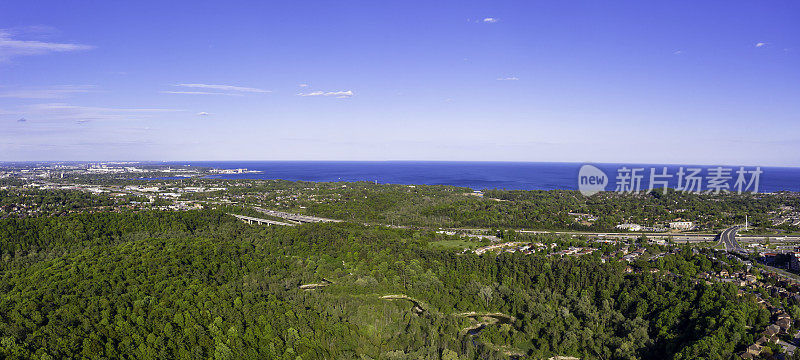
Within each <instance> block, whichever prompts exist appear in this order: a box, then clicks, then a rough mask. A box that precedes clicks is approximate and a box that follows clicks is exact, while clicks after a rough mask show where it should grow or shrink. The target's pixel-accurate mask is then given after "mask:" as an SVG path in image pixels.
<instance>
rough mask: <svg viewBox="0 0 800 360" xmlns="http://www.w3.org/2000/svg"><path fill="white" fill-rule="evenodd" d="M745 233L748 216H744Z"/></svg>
mask: <svg viewBox="0 0 800 360" xmlns="http://www.w3.org/2000/svg"><path fill="white" fill-rule="evenodd" d="M744 231H747V214H744Z"/></svg>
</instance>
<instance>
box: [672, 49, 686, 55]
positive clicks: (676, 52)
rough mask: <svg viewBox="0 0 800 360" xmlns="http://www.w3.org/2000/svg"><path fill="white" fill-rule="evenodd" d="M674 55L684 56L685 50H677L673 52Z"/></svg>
mask: <svg viewBox="0 0 800 360" xmlns="http://www.w3.org/2000/svg"><path fill="white" fill-rule="evenodd" d="M672 54H673V55H680V54H683V50H675V51H673V52H672Z"/></svg>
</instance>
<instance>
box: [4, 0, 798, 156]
mask: <svg viewBox="0 0 800 360" xmlns="http://www.w3.org/2000/svg"><path fill="white" fill-rule="evenodd" d="M0 14H3V15H0V161H46V160H56V161H57V160H83V161H86V160H91V161H105V160H120V161H125V160H136V161H142V160H143V161H148V160H150V161H160V160H167V161H170V160H187V161H191V160H434V161H525V162H593V163H647V164H704V165H705V164H728V165H761V166H800V67H798V66H797V64H800V56H798V52H800V38H798V37H797V34H800V23H798V22H797V21H796V20H797V16H798V14H800V3H797V2H792V1H775V2H745V1H729V2H715V3H697V2H690V1H677V2H668V3H657V4H656V3H642V2H636V1H624V2H614V3H596V2H569V3H567V2H555V1H554V2H544V3H539V2H537V3H532V2H526V1H500V2H479V1H438V2H422V1H381V2H368V1H349V2H336V3H333V2H303V3H298V2H271V1H267V2H258V3H252V2H225V3H219V4H211V3H198V2H188V1H173V2H154V1H141V2H135V3H108V2H99V3H88V2H77V3H65V2H57V1H37V2H29V1H28V2H26V1H17V0H11V1H5V2H3V3H2V4H0Z"/></svg>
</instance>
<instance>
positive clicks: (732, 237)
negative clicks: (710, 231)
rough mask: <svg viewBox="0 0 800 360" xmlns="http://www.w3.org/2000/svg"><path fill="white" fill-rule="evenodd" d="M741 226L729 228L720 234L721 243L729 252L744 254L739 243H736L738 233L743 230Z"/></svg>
mask: <svg viewBox="0 0 800 360" xmlns="http://www.w3.org/2000/svg"><path fill="white" fill-rule="evenodd" d="M741 228H742V226H741V225H736V226H732V227H729V228H727V229H725V230H723V231H722V233H720V234H719V241H720V242H721V243H722V244H723V245H724V246H725V251H727V252H744V249H742V247H741V246H739V242H738V241H736V232H737V231H739V229H741Z"/></svg>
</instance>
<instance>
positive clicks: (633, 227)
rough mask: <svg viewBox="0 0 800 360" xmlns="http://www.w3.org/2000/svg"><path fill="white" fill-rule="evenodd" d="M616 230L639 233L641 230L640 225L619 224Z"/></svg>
mask: <svg viewBox="0 0 800 360" xmlns="http://www.w3.org/2000/svg"><path fill="white" fill-rule="evenodd" d="M617 229H622V230H628V231H639V230H642V225H639V224H619V225H617Z"/></svg>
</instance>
